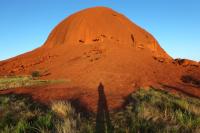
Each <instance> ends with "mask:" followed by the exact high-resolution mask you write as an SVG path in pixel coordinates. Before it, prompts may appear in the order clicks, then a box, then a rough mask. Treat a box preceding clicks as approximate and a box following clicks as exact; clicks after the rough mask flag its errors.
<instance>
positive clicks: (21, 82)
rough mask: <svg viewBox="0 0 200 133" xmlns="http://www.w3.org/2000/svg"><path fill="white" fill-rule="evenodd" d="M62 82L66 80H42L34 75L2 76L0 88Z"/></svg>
mask: <svg viewBox="0 0 200 133" xmlns="http://www.w3.org/2000/svg"><path fill="white" fill-rule="evenodd" d="M60 82H64V80H41V79H35V78H34V77H32V76H8V77H0V90H5V89H9V88H17V87H28V86H41V85H47V84H52V83H60Z"/></svg>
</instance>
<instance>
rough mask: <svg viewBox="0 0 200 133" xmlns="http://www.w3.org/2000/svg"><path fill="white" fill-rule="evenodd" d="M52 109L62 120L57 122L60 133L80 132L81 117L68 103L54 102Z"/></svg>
mask: <svg viewBox="0 0 200 133" xmlns="http://www.w3.org/2000/svg"><path fill="white" fill-rule="evenodd" d="M51 109H52V110H53V111H54V112H55V113H56V114H57V115H58V116H60V118H61V121H57V122H56V123H57V124H56V130H57V132H58V133H77V132H79V130H80V129H79V128H78V127H79V126H78V125H80V121H81V120H80V115H79V114H77V113H76V112H75V110H74V108H73V107H72V106H71V104H70V103H69V102H67V101H54V102H53V103H52V105H51Z"/></svg>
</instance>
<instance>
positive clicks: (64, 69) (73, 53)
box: [0, 7, 200, 112]
mask: <svg viewBox="0 0 200 133" xmlns="http://www.w3.org/2000/svg"><path fill="white" fill-rule="evenodd" d="M34 71H37V72H38V73H39V74H40V75H39V77H38V78H39V79H40V80H59V79H63V80H66V82H62V83H60V84H52V85H47V86H39V87H34V86H33V87H30V88H27V87H18V88H15V89H6V90H2V91H1V92H0V93H1V94H9V93H14V94H28V95H31V96H32V98H33V99H34V100H37V101H40V102H41V103H45V104H47V105H48V104H49V103H50V102H51V101H52V100H74V99H78V101H79V102H80V104H81V105H82V106H83V105H84V108H87V109H88V110H91V111H94V112H96V111H97V106H98V105H97V102H98V96H99V94H98V88H99V86H100V88H101V87H103V88H104V91H105V94H106V98H107V104H108V108H109V110H113V109H118V108H120V107H122V106H123V105H124V101H125V97H127V96H128V95H129V94H131V93H132V92H135V91H137V90H138V89H139V88H145V89H146V88H149V87H153V88H159V89H161V90H165V91H168V92H171V93H175V94H176V93H183V94H186V95H189V96H192V97H196V98H199V97H200V63H199V62H196V61H192V60H189V59H174V58H172V57H171V56H170V55H169V54H168V53H167V52H166V51H165V50H164V49H163V48H162V44H159V42H158V41H157V40H156V38H154V36H153V35H152V34H151V33H149V32H148V31H146V30H145V29H143V28H141V27H140V26H138V25H137V24H135V23H134V22H132V21H131V20H130V19H128V18H127V17H126V16H124V15H123V14H121V13H118V12H116V11H114V10H113V9H111V8H107V7H92V8H87V9H84V10H81V11H79V12H76V13H74V14H72V15H70V16H68V17H67V18H65V19H64V20H63V21H61V22H60V23H59V24H58V25H57V26H55V28H54V29H53V30H52V31H51V33H50V34H49V36H48V38H47V40H46V41H45V42H44V44H43V45H41V47H39V48H37V49H34V50H32V51H30V52H27V53H24V54H21V55H18V56H16V57H13V58H10V59H7V60H4V61H0V76H2V77H3V76H13V75H15V76H16V75H17V76H20V75H31V74H32V73H33V72H34Z"/></svg>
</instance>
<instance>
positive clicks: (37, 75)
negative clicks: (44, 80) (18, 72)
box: [31, 71, 40, 78]
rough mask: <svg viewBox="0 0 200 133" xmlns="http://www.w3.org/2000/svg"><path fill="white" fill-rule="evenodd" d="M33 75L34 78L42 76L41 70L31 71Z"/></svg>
mask: <svg viewBox="0 0 200 133" xmlns="http://www.w3.org/2000/svg"><path fill="white" fill-rule="evenodd" d="M31 76H32V77H34V78H36V77H40V72H39V71H33V72H32V73H31Z"/></svg>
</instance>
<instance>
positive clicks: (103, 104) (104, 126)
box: [96, 83, 113, 133]
mask: <svg viewBox="0 0 200 133" xmlns="http://www.w3.org/2000/svg"><path fill="white" fill-rule="evenodd" d="M98 93H99V100H98V109H97V116H96V133H113V127H112V123H111V120H110V115H109V110H108V105H107V100H106V95H105V92H104V86H103V84H102V83H100V84H99V86H98Z"/></svg>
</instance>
